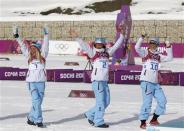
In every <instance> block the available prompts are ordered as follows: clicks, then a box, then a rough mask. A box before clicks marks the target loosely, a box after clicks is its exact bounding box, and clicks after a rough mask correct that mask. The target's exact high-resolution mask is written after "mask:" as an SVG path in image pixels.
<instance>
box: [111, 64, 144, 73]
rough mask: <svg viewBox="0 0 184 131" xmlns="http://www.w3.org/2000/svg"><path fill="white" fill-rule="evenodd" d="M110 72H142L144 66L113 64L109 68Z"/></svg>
mask: <svg viewBox="0 0 184 131" xmlns="http://www.w3.org/2000/svg"><path fill="white" fill-rule="evenodd" d="M109 68H110V70H113V71H115V70H124V71H128V72H129V71H141V70H142V65H126V66H124V65H113V64H111V65H110V66H109Z"/></svg>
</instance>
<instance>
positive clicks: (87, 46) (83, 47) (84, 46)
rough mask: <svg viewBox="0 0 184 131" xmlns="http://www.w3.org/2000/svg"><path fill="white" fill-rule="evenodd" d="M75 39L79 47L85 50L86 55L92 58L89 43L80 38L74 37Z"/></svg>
mask: <svg viewBox="0 0 184 131" xmlns="http://www.w3.org/2000/svg"><path fill="white" fill-rule="evenodd" d="M76 41H77V42H78V43H79V45H80V49H81V50H83V51H85V52H86V53H87V54H88V56H89V57H90V58H92V57H93V55H94V54H93V49H92V48H91V47H90V46H89V44H87V43H86V42H84V41H83V40H82V39H81V38H76Z"/></svg>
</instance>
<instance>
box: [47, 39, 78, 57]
mask: <svg viewBox="0 0 184 131" xmlns="http://www.w3.org/2000/svg"><path fill="white" fill-rule="evenodd" d="M78 49H79V44H78V42H76V41H54V40H50V41H49V54H58V55H68V54H69V55H76V54H78Z"/></svg>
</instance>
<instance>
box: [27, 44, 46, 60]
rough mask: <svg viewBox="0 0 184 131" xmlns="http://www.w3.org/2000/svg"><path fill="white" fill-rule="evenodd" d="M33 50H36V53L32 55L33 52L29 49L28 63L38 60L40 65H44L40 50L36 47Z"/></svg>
mask: <svg viewBox="0 0 184 131" xmlns="http://www.w3.org/2000/svg"><path fill="white" fill-rule="evenodd" d="M35 50H36V52H35V54H33V53H34V52H33V50H32V49H31V47H30V50H29V59H28V63H30V62H31V61H32V60H34V59H37V60H39V61H40V62H41V63H45V59H44V58H43V56H42V55H41V52H40V50H39V49H38V48H37V47H35Z"/></svg>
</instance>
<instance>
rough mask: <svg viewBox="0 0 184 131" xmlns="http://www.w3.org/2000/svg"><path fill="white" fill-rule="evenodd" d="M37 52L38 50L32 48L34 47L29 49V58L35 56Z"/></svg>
mask: <svg viewBox="0 0 184 131" xmlns="http://www.w3.org/2000/svg"><path fill="white" fill-rule="evenodd" d="M37 52H38V49H37V48H36V47H34V46H31V47H30V53H31V56H36V53H37Z"/></svg>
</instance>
